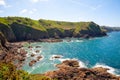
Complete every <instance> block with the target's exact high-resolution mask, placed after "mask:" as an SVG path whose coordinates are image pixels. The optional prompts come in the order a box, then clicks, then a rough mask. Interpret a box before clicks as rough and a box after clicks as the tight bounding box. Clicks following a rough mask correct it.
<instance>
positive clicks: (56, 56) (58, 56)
mask: <svg viewBox="0 0 120 80" xmlns="http://www.w3.org/2000/svg"><path fill="white" fill-rule="evenodd" d="M61 57H62V56H61V55H54V56H52V59H56V58H57V59H58V58H61Z"/></svg>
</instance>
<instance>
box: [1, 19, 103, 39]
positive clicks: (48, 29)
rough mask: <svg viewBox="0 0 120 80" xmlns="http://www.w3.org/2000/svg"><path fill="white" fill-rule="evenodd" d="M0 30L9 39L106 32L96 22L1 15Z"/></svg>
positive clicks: (79, 35) (100, 33) (100, 34)
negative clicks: (33, 18)
mask: <svg viewBox="0 0 120 80" xmlns="http://www.w3.org/2000/svg"><path fill="white" fill-rule="evenodd" d="M0 32H2V33H3V34H4V35H5V37H6V38H7V40H8V41H22V40H38V39H41V38H64V37H82V36H84V35H86V34H87V35H88V36H89V37H95V36H103V35H105V32H104V31H103V30H102V29H101V28H100V27H99V25H97V24H95V23H94V22H63V21H53V20H44V19H40V20H32V19H30V18H23V17H1V18H0Z"/></svg>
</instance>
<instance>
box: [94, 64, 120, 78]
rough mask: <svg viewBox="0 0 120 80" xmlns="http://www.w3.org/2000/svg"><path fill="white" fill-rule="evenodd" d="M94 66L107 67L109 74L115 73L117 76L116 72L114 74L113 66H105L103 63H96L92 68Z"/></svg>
mask: <svg viewBox="0 0 120 80" xmlns="http://www.w3.org/2000/svg"><path fill="white" fill-rule="evenodd" d="M95 67H102V68H108V69H109V70H108V71H107V72H108V73H111V74H115V75H117V76H119V75H118V74H116V73H115V72H116V69H115V68H113V67H110V66H107V65H105V64H101V63H97V64H96V65H95V66H94V67H93V68H95Z"/></svg>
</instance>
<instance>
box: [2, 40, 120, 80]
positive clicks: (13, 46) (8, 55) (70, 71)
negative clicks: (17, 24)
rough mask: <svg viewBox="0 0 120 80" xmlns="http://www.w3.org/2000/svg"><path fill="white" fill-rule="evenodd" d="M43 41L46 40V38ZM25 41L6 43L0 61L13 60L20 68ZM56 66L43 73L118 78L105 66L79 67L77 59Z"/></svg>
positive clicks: (69, 78)
mask: <svg viewBox="0 0 120 80" xmlns="http://www.w3.org/2000/svg"><path fill="white" fill-rule="evenodd" d="M43 41H46V42H47V40H43ZM57 41H58V40H57ZM48 42H53V41H48ZM55 42H56V41H55ZM26 43H28V44H30V43H31V42H18V43H17V42H16V43H7V44H6V46H7V48H8V49H9V50H7V49H5V48H4V50H3V51H1V52H0V61H2V62H4V63H9V62H13V63H14V65H15V66H16V67H17V69H21V67H22V66H23V64H24V61H25V59H26V55H27V52H26V51H25V50H24V49H23V48H22V47H23V45H24V44H26ZM31 48H32V46H28V49H31ZM35 48H41V46H36V47H35ZM34 56H35V54H31V57H34ZM44 57H45V56H44ZM60 57H62V56H60V55H55V56H53V57H52V58H53V59H54V58H56V59H57V58H60ZM41 58H42V56H37V58H36V59H35V60H31V61H30V62H29V66H31V67H32V66H33V65H34V64H35V63H36V62H37V61H39V60H40V59H41ZM56 67H57V68H58V70H55V71H49V72H46V73H44V74H43V75H44V76H47V77H49V78H51V79H57V80H120V77H119V76H116V75H113V74H110V73H108V72H107V71H108V70H109V69H107V68H102V67H97V68H91V69H88V68H80V65H79V62H78V61H77V60H66V61H63V62H62V63H61V64H58V65H56Z"/></svg>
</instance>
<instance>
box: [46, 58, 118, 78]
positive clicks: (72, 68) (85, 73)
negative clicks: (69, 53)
mask: <svg viewBox="0 0 120 80" xmlns="http://www.w3.org/2000/svg"><path fill="white" fill-rule="evenodd" d="M58 65H59V66H61V67H58V70H55V71H49V72H46V73H45V76H48V77H50V78H52V79H57V80H120V76H115V75H113V74H110V73H108V72H107V70H108V69H107V68H102V67H98V68H92V69H88V68H80V67H78V62H77V61H76V60H66V61H63V62H62V63H61V64H58Z"/></svg>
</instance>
